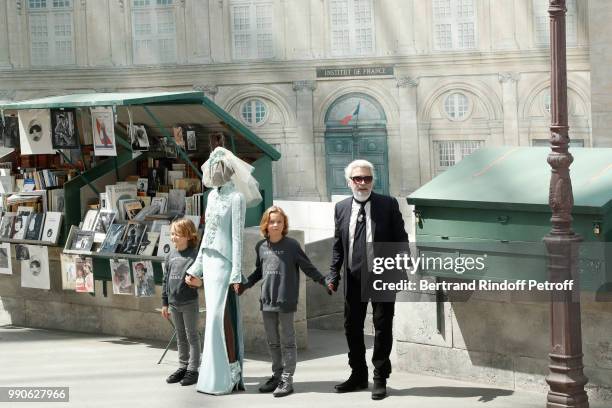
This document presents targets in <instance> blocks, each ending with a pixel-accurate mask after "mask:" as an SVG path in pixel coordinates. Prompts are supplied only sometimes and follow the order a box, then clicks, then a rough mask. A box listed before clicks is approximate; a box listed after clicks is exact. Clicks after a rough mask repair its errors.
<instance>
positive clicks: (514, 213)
mask: <svg viewBox="0 0 612 408" xmlns="http://www.w3.org/2000/svg"><path fill="white" fill-rule="evenodd" d="M549 152H550V149H549V148H545V147H542V148H539V147H497V148H483V149H480V150H478V151H476V152H475V153H473V154H472V155H470V156H469V157H467V158H465V159H464V160H462V161H461V162H460V163H458V164H457V165H455V166H454V167H452V168H450V169H449V170H447V171H445V172H444V173H442V174H441V175H439V176H437V177H436V178H434V179H433V180H431V181H430V182H429V183H427V184H425V185H424V186H422V187H421V188H419V189H418V190H416V191H415V192H414V193H413V194H411V195H410V196H409V197H408V203H409V204H412V205H414V212H415V222H416V228H415V229H416V239H415V240H416V246H417V249H418V255H419V256H421V257H432V258H435V257H438V258H450V259H451V260H452V259H458V258H466V257H471V258H475V257H479V256H480V257H484V261H483V262H482V264H481V265H479V266H480V267H478V268H476V267H472V268H464V267H462V268H460V270H459V271H458V270H457V268H453V267H451V268H446V267H442V266H441V265H440V264H439V263H438V264H430V265H426V266H425V267H422V268H421V271H420V273H422V274H423V275H428V276H434V277H438V278H442V279H449V278H453V279H460V280H468V279H470V280H471V279H478V280H490V281H493V282H500V281H519V280H527V281H529V280H535V281H538V282H544V281H546V280H547V278H548V276H547V274H548V272H547V252H546V248H545V246H544V244H543V242H542V239H543V237H544V236H545V235H547V234H548V233H549V231H550V229H551V224H550V218H551V210H550V208H549V204H548V191H549V183H550V174H551V169H550V166H549V165H548V163H547V161H546V159H547V156H548V154H549ZM571 153H572V155H573V156H574V162H573V164H572V165H571V167H570V174H571V179H572V186H573V194H574V207H573V213H572V216H573V230H574V231H575V232H576V233H578V234H580V235H581V236H582V239H583V242H582V243H581V244H580V247H579V261H578V268H577V269H578V273H579V276H580V286H581V289H583V290H588V291H594V292H596V291H601V290H602V288H605V287H606V284H607V283H608V282H610V281H612V264H611V261H612V252H611V251H610V249H609V248H608V247H609V241H611V240H612V150H611V149H603V148H573V149H571Z"/></svg>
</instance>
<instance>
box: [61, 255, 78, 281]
mask: <svg viewBox="0 0 612 408" xmlns="http://www.w3.org/2000/svg"><path fill="white" fill-rule="evenodd" d="M75 259H76V256H75V255H70V254H64V253H62V254H61V258H60V262H61V264H62V289H64V290H75V289H76V277H77V275H76V261H75Z"/></svg>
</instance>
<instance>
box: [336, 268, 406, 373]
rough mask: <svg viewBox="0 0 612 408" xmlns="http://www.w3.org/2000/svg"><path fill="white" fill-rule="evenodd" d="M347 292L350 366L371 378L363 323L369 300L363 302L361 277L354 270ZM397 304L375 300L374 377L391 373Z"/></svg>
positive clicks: (348, 275)
mask: <svg viewBox="0 0 612 408" xmlns="http://www.w3.org/2000/svg"><path fill="white" fill-rule="evenodd" d="M346 279H347V281H346V293H345V298H344V333H345V335H346V342H347V343H348V349H349V353H348V358H349V365H350V366H351V370H352V372H353V374H354V375H357V376H360V377H365V378H367V377H368V366H367V364H366V359H365V351H366V349H365V342H364V339H363V326H364V321H365V317H366V312H367V308H368V302H362V301H361V299H362V298H361V284H360V280H359V279H356V278H355V277H353V276H352V275H351V274H350V273H347V274H346ZM394 314H395V303H393V302H372V320H373V323H374V354H373V355H372V364H373V365H374V378H375V379H386V378H389V374H391V361H390V360H389V355H390V354H391V347H392V346H393V315H394Z"/></svg>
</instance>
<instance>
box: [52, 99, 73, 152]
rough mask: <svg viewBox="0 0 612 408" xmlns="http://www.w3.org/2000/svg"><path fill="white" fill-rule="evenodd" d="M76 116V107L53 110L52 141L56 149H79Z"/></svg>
mask: <svg viewBox="0 0 612 408" xmlns="http://www.w3.org/2000/svg"><path fill="white" fill-rule="evenodd" d="M75 118H76V112H75V110H74V109H54V110H52V111H51V129H52V130H51V143H52V145H53V148H54V149H77V148H78V147H79V136H78V133H77V128H76V124H75Z"/></svg>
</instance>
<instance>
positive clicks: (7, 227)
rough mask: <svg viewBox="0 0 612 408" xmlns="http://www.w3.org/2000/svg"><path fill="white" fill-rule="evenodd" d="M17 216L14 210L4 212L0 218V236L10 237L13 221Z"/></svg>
mask: <svg viewBox="0 0 612 408" xmlns="http://www.w3.org/2000/svg"><path fill="white" fill-rule="evenodd" d="M16 217H17V213H16V212H6V213H4V215H3V216H2V219H1V220H0V237H2V238H10V237H11V234H12V233H13V223H14V222H15V218H16Z"/></svg>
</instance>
